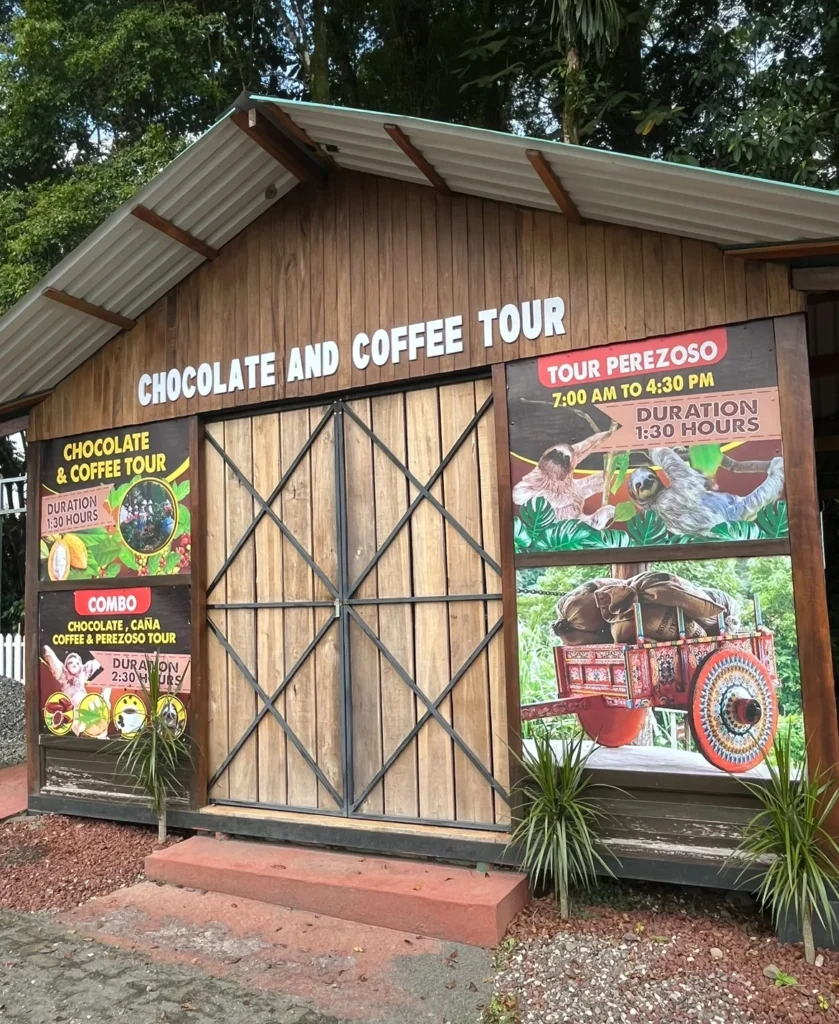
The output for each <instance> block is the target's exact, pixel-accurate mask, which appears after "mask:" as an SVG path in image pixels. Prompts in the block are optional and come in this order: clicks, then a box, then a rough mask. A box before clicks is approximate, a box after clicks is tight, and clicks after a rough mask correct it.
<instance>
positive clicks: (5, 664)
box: [0, 633, 23, 683]
mask: <svg viewBox="0 0 839 1024" xmlns="http://www.w3.org/2000/svg"><path fill="white" fill-rule="evenodd" d="M0 676H8V677H10V678H12V679H17V680H18V681H19V682H21V683H22V682H23V637H22V636H21V635H20V633H5V634H0Z"/></svg>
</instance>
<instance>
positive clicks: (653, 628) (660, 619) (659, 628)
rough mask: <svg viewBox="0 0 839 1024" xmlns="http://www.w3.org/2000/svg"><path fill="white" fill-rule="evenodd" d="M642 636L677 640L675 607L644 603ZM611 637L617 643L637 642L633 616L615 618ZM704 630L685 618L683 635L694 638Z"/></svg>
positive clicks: (642, 609)
mask: <svg viewBox="0 0 839 1024" xmlns="http://www.w3.org/2000/svg"><path fill="white" fill-rule="evenodd" d="M641 613H642V623H643V628H644V638H645V639H647V640H678V639H679V621H678V617H677V615H676V609H675V608H664V607H662V606H661V605H646V606H642V608H641ZM611 632H612V639H613V640H614V641H615V643H618V644H634V643H636V642H637V639H638V637H637V633H636V630H635V616H634V615H629V616H625V617H622V618H619V619H616V620H615V621H614V622H613V623H612V625H611ZM705 635H706V634H705V630H704V629H703V628H702V627H701V626H700V625H699V623H697V622H694V621H693V619H688V618H685V636H687V637H690V638H694V637H698V636H705Z"/></svg>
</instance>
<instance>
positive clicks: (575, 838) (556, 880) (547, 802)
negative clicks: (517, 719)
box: [511, 731, 615, 921]
mask: <svg viewBox="0 0 839 1024" xmlns="http://www.w3.org/2000/svg"><path fill="white" fill-rule="evenodd" d="M587 744H588V741H587V740H586V739H585V738H584V737H583V736H582V735H580V736H576V737H572V738H571V739H567V740H565V741H564V742H563V743H562V744H561V746H560V747H559V749H560V751H561V752H560V753H559V754H557V753H556V752H555V750H554V744H553V743H552V742H551V738H550V734H549V733H548V732H547V731H545V732H540V733H538V734H537V735H535V736H534V737H533V739H532V740H529V741H528V743H527V746H525V749H524V754H523V756H522V757H520V758H519V759H518V760H519V763H520V765H521V778H520V779H519V781H518V782H517V783H516V785H515V787H514V793H515V794H516V795H517V796H518V797H519V798H520V800H521V803H522V817H521V821H520V822H519V823H518V825H517V826H516V828H515V830H514V831H513V835H512V837H511V846H512V847H513V848H514V849H515V848H519V849H520V850H521V863H522V867H524V869H525V871H527V873H528V875H529V876H530V879H531V881H532V882H534V883H535V884H537V885H547V884H548V883H550V884H551V885H552V887H553V891H554V896H555V898H556V899H557V901H558V902H559V911H560V916H561V917H562V919H563V921H566V920H568V892H569V889H570V887H571V886H572V885H579V886H583V887H585V888H590V887H591V886H592V885H594V884H596V881H597V871H598V868H599V869H600V870H602V871H603V872H604V873H605V874H609V875H611V874H612V872H611V871H610V869H609V867H608V865H607V864H606V861H605V860H604V859H603V857H602V855H601V853H600V849H601V848H603V849H605V845H604V844H603V842H602V839H601V833H602V829H603V825H604V823H605V821H606V820H607V818H608V815H607V814H606V813H605V812H604V811H602V810H601V809H600V808H599V807H598V806H597V805H596V803H595V801H594V800H593V799H592V796H591V790H592V788H593V787H594V786H595V783H594V782H593V781H592V778H591V774H590V772H588V771H587V770H586V766H587V764H588V760H589V758H590V757H591V755H592V754H593V753H594V751H595V750H596V749H597V748H596V745H595V744H591V746H590V747H588V749H586V747H587ZM598 788H604V789H606V788H608V789H614V788H615V787H614V786H608V787H606V786H598Z"/></svg>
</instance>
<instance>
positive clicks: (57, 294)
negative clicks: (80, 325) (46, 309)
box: [41, 288, 137, 331]
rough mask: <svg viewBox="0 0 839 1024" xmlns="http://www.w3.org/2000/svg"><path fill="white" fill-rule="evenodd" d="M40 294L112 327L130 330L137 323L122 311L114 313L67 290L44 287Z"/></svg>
mask: <svg viewBox="0 0 839 1024" xmlns="http://www.w3.org/2000/svg"><path fill="white" fill-rule="evenodd" d="M41 294H42V295H43V296H44V298H46V299H52V301H53V302H60V303H61V305H62V306H67V307H68V308H69V309H75V310H76V312H77V313H86V314H87V315H88V316H93V317H96V319H97V320H104V321H105V323H108V324H113V325H114V327H121V328H122V329H123V330H124V331H130V330H131V329H132V328H133V327H135V326H136V324H137V321H136V320H132V319H131V318H130V317H127V316H123V315H122V313H114V312H113V311H112V310H110V309H105V308H104V307H103V306H94V305H93V303H92V302H87V301H85V299H79V298H77V297H76V296H75V295H68V294H67V292H62V291H59V289H58V288H45V289H44V290H43V292H42V293H41Z"/></svg>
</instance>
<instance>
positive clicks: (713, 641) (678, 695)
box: [522, 573, 779, 773]
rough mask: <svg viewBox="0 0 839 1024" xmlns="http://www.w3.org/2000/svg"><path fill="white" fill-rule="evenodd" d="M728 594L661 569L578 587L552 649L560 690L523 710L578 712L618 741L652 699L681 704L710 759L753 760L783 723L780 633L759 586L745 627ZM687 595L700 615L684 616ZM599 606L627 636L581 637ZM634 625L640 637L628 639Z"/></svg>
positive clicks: (634, 732)
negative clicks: (769, 620) (768, 621)
mask: <svg viewBox="0 0 839 1024" xmlns="http://www.w3.org/2000/svg"><path fill="white" fill-rule="evenodd" d="M628 597H631V598H632V600H631V603H630V604H629V605H628V606H627V599H628ZM727 597H728V595H725V594H723V593H721V592H719V591H706V592H704V593H699V592H698V588H690V587H689V586H687V587H686V581H684V580H681V579H680V578H679V577H674V576H668V574H665V573H643V574H641V575H640V576H638V577H636V578H635V579H634V580H628V581H609V580H595V581H591V582H590V583H588V584H585V585H584V586H583V587H580V588H577V590H576V591H574V592H572V593H571V594H569V595H566V596H565V597H564V598H563V599H562V600H561V601H560V602H559V605H558V611H559V613H560V618H559V619H558V621H557V623H556V624H555V626H554V630H555V632H557V633H558V634H559V635H560V636H561V637H562V640H563V642H562V644H561V646H557V647H555V648H554V652H553V653H554V662H555V666H556V678H557V697H556V698H555V699H550V700H543V701H540V702H538V703H532V704H526V705H524V706H523V707H522V719H523V720H524V721H533V720H537V719H544V718H552V717H555V716H559V715H568V714H576V715H577V717H578V719H579V722H580V725H581V726H582V728H583V730H584V731H585V733H586V734H587V735H588V736H589V737H590V738H591V739H592V740H595V741H596V742H598V743H599V744H601V745H602V746H605V747H621V746H624V745H626V744H630V743H632V742H633V741H634V740H635V739H636V738H637V737H638V736H639V734H640V733H641V731H642V729H643V727H644V723H645V720H646V717H647V715H648V713H649V709H651V708H652V709H655V708H663V709H669V710H672V711H681V712H685V713H686V715H687V719H688V722H689V724H690V729H691V731H692V733H693V737H694V739H695V741H696V746H697V748H698V749H699V751H700V752H701V754H702V755H703V756H704V757H705V759H706V760H707V761H708V762H709V763H710V764H712V765H714V766H715V767H717V768H720V769H722V770H723V771H726V772H732V773H740V772H746V771H748V770H749V769H751V768H755V767H756V766H757V765H758V764H760V762H761V761H762V760H763V758H764V756H765V754H766V752H767V751H768V750H769V748H770V747H771V746H772V741H773V739H774V737H775V732H776V730H777V727H778V718H779V704H778V690H779V682H778V677H777V670H776V663H775V650H774V636H773V633H772V630H770V629H768V628H767V627H766V626H765V625H764V624H763V617H762V613H761V605H760V599H759V597H758V596H757V595H754V596H753V598H752V600H753V606H754V628H753V629H749V630H746V629H742V628H740V625H739V618H738V617H737V614H736V610H735V609H734V607H733V606H732V604H731V603H730V601H727V600H726V599H727ZM662 601H667V602H671V606H670V607H666V608H664V606H663V605H662V604H661V603H659V602H662ZM674 602H680V603H679V604H675V606H674V605H673V603H674ZM685 605H687V606H688V607H689V608H692V609H693V610H694V614H695V618H692V619H687V618H686V615H685V607H684V606H685ZM595 607H596V609H597V613H598V614H599V615H600V616H602V618H601V622H606V623H609V622H611V627H610V629H611V634H612V637H613V638H614V637H618V638H621V639H624V638H625V639H624V642H612V643H581V642H580V640H581V639H582V638H584V637H585V636H586V634H587V632H588V635H591V631H586V630H585V629H581V628H579V627H580V626H581V625H583V626H585V625H591V624H592V623H591V621H590V620H591V616H592V614H593V609H594V608H595ZM645 608H646V610H647V617H648V619H649V620H650V621H649V623H646V620H645ZM663 609H664V610H663ZM715 609H716V617H715V619H712V618H709V617H708V613H709V612H713V611H714V610H715ZM566 614H568V615H570V616H571V621H569V619H568V618H565V615H566ZM703 616H704V617H703ZM586 618H588V620H589V621H588V622H586V621H585V620H586ZM581 619H582V620H583V621H581ZM630 634H634V635H633V636H632V639H633V640H634V642H625V640H626V639H629V638H630ZM607 635H608V634H607Z"/></svg>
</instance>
